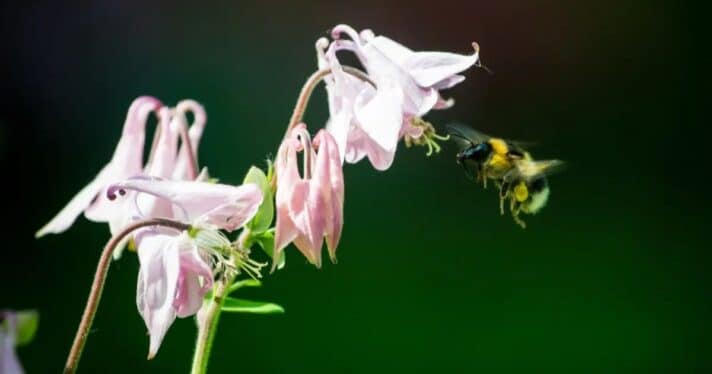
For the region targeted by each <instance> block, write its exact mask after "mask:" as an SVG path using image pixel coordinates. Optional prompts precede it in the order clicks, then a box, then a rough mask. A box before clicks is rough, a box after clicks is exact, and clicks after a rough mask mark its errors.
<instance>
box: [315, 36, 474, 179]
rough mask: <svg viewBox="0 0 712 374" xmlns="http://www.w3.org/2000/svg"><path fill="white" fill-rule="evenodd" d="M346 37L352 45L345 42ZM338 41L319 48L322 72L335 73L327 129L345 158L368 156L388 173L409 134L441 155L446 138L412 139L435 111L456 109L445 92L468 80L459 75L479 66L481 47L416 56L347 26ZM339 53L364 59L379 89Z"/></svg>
mask: <svg viewBox="0 0 712 374" xmlns="http://www.w3.org/2000/svg"><path fill="white" fill-rule="evenodd" d="M342 33H344V34H346V35H348V36H349V37H350V38H351V40H343V39H340V37H341V34H342ZM332 36H333V38H334V39H335V40H334V41H333V42H332V43H331V44H330V45H329V43H328V41H327V40H326V39H324V38H322V39H320V40H318V41H317V44H316V48H317V58H318V61H319V68H321V69H324V68H331V71H332V74H331V76H330V77H327V78H325V81H326V84H327V93H328V96H329V110H330V115H331V116H330V119H329V123H328V125H327V129H328V131H329V132H331V133H332V135H333V136H334V138H335V139H336V142H337V144H338V145H339V149H340V150H341V153H342V159H345V160H346V161H347V162H351V163H355V162H358V161H360V160H361V159H363V158H364V157H368V159H369V161H371V164H372V165H373V166H374V168H376V169H378V170H385V169H387V168H389V167H390V165H391V164H392V162H393V157H394V155H395V151H396V146H397V144H398V141H399V139H400V137H402V136H404V135H406V134H411V137H410V140H413V141H414V142H413V143H415V144H423V145H428V146H430V148H429V149H431V150H432V149H433V145H432V144H435V146H434V147H435V150H436V151H437V143H435V140H441V139H439V138H438V137H437V136H436V137H432V138H428V139H418V138H419V136H418V137H414V136H412V135H413V134H414V129H413V128H414V127H417V124H416V122H418V121H420V117H422V116H424V115H425V114H427V113H428V112H429V111H430V110H432V109H446V108H449V107H451V106H452V105H453V103H454V102H453V101H452V100H444V99H443V98H442V97H441V96H440V90H444V89H447V88H451V87H453V86H455V85H456V84H458V83H460V82H462V81H463V80H464V79H465V77H464V76H462V75H459V74H458V73H460V72H462V71H464V70H466V69H468V68H469V67H471V66H472V65H475V64H477V63H478V58H479V57H478V52H477V47H476V45H474V46H475V53H474V54H473V55H459V54H454V53H446V52H413V51H411V50H410V49H408V48H406V47H404V46H402V45H401V44H399V43H397V42H395V41H393V40H391V39H388V38H386V37H384V36H374V35H373V32H371V31H370V30H364V31H363V32H361V34H358V33H357V32H356V31H355V30H354V29H353V28H351V27H350V26H347V25H338V26H336V27H334V29H333V30H332ZM327 46H328V50H327V51H326V52H324V50H325V49H326V48H327ZM339 50H349V51H352V52H353V53H354V54H355V55H356V56H357V57H358V59H359V60H360V61H361V63H362V64H363V66H364V67H365V69H366V71H367V72H368V77H369V79H371V81H372V83H375V86H376V87H375V88H374V87H372V86H371V84H369V83H367V82H364V81H362V80H360V79H358V78H355V77H353V76H351V75H349V74H346V73H345V72H344V71H343V69H342V67H341V65H340V63H339V61H338V59H337V57H336V52H337V51H339ZM415 133H420V132H419V131H415ZM433 134H434V132H433ZM435 135H436V134H435ZM429 152H431V151H429Z"/></svg>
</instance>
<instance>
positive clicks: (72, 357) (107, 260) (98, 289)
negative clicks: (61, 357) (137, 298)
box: [64, 218, 190, 373]
mask: <svg viewBox="0 0 712 374" xmlns="http://www.w3.org/2000/svg"><path fill="white" fill-rule="evenodd" d="M146 226H164V227H170V228H174V229H177V230H181V231H182V230H188V229H189V228H190V225H187V224H185V223H182V222H177V221H171V220H168V219H164V218H151V219H146V220H142V221H138V222H135V223H133V224H131V225H129V226H127V227H126V228H125V229H123V230H122V231H121V232H119V233H118V234H116V235H114V237H112V238H111V239H110V240H109V242H108V243H106V246H105V247H104V250H103V251H102V253H101V258H100V259H99V265H97V268H96V273H95V274H94V282H93V283H92V285H91V291H89V299H88V300H87V305H86V307H84V314H82V320H81V322H80V323H79V328H78V329H77V334H76V335H75V336H74V342H73V343H72V348H71V350H70V351H69V356H68V357H67V363H66V364H65V366H64V373H74V372H76V371H77V366H79V359H80V358H81V355H82V350H83V349H84V344H85V343H86V340H87V337H88V336H89V331H90V329H91V324H92V322H93V321H94V316H95V315H96V310H97V308H98V307H99V300H100V299H101V293H102V291H103V290H104V283H105V281H106V274H107V273H108V271H109V265H110V264H111V257H112V254H113V253H114V249H116V247H117V246H118V245H119V243H121V241H122V240H123V239H124V238H125V237H126V236H127V235H129V234H131V233H132V232H133V231H135V230H137V229H140V228H142V227H146Z"/></svg>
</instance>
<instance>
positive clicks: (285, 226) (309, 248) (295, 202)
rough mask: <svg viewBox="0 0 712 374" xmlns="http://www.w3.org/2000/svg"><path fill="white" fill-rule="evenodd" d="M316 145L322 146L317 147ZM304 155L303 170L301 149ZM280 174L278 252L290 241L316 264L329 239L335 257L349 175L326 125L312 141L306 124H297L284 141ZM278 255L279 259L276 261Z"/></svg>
mask: <svg viewBox="0 0 712 374" xmlns="http://www.w3.org/2000/svg"><path fill="white" fill-rule="evenodd" d="M314 148H318V150H317V151H315V150H314ZM299 150H301V151H302V152H303V156H304V169H303V173H302V175H300V174H299V168H298V166H297V152H298V151H299ZM275 171H276V174H277V195H276V203H277V223H276V229H275V256H274V258H280V253H281V251H282V250H283V249H284V247H286V246H287V245H288V244H289V243H290V242H292V241H293V242H294V245H295V246H296V247H297V248H298V249H299V250H300V251H301V252H302V254H304V256H305V257H306V258H307V259H308V260H309V262H311V263H312V264H314V265H316V266H317V267H320V266H321V247H322V244H323V242H324V237H326V245H327V248H328V251H329V255H330V257H331V259H332V261H335V260H336V247H337V246H338V244H339V239H340V238H341V229H342V226H343V204H344V179H343V173H342V170H341V160H340V156H339V150H338V147H337V145H336V141H335V140H334V138H333V137H332V136H331V135H330V134H329V133H328V132H326V131H324V130H321V131H319V133H318V134H317V135H316V137H315V139H314V142H313V143H312V141H311V138H310V136H309V133H308V132H307V129H306V126H304V125H303V124H300V125H298V126H296V127H295V128H294V129H292V130H291V131H290V132H289V134H288V135H287V136H286V137H285V139H284V141H283V142H282V144H281V145H280V147H279V152H278V155H277V160H276V162H275ZM276 263H277V261H275V264H276Z"/></svg>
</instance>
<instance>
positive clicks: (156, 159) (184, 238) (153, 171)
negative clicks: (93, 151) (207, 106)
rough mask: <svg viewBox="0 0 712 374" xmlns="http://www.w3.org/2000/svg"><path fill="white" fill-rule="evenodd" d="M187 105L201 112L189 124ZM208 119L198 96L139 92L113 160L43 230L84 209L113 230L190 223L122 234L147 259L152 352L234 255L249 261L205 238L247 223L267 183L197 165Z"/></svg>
mask: <svg viewBox="0 0 712 374" xmlns="http://www.w3.org/2000/svg"><path fill="white" fill-rule="evenodd" d="M189 111H190V112H192V113H193V116H194V118H195V121H194V123H193V124H192V125H190V126H189V125H188V124H187V122H186V112H189ZM152 112H153V113H155V114H156V116H157V117H158V128H157V130H156V136H155V139H154V141H153V145H152V149H151V151H150V154H149V155H148V158H147V160H148V161H147V162H146V163H145V164H143V159H144V140H145V133H146V123H147V120H148V117H149V115H150V113H152ZM205 122H206V115H205V111H204V110H203V108H202V106H200V105H199V104H198V103H196V102H195V101H192V100H185V101H182V102H180V103H179V104H178V105H177V106H176V107H175V108H169V107H166V106H163V105H162V104H161V102H160V101H159V100H157V99H155V98H152V97H140V98H138V99H136V100H135V101H134V102H133V103H132V104H131V106H130V108H129V111H128V114H127V118H126V122H125V124H124V129H123V132H122V135H121V139H120V140H119V143H118V145H117V146H116V150H115V151H114V155H113V157H112V159H111V161H110V162H109V163H108V164H107V165H106V166H105V167H104V168H103V169H102V170H101V172H100V173H99V175H98V176H97V177H96V178H95V179H94V180H93V181H92V182H90V183H89V185H87V186H86V187H84V188H83V189H82V190H81V191H80V192H79V193H78V194H77V195H76V196H75V197H74V198H73V199H72V200H71V201H70V202H69V204H67V206H66V207H65V208H64V209H62V211H60V212H59V214H57V216H55V218H53V219H52V220H51V221H50V222H49V223H48V224H47V225H45V227H43V228H42V229H41V230H40V231H39V232H38V233H37V235H38V236H41V235H44V234H46V233H58V232H62V231H64V230H66V229H67V228H68V227H69V226H70V225H71V224H72V223H73V222H74V220H75V219H76V217H77V216H78V215H79V214H80V213H81V212H82V211H83V212H84V215H85V216H86V217H87V218H88V219H90V220H92V221H96V222H107V223H109V227H110V230H111V233H112V234H114V235H116V234H119V233H120V232H121V231H123V230H124V229H126V228H127V227H128V226H129V225H131V224H132V223H134V222H137V221H140V220H146V219H151V218H160V219H166V220H172V221H174V222H180V223H183V224H185V228H186V229H182V227H177V228H176V227H161V226H158V225H156V226H149V227H145V228H140V229H137V230H135V231H133V232H131V233H130V235H127V236H126V237H125V240H124V241H123V242H124V243H126V242H130V244H131V246H132V247H134V248H136V250H137V252H138V259H139V262H140V264H141V269H140V271H139V275H138V285H137V291H136V304H137V306H138V310H139V313H140V314H141V316H142V317H143V319H144V321H145V322H146V327H147V328H148V331H149V333H150V337H151V342H150V347H149V357H153V355H155V353H156V352H157V351H158V347H159V346H160V343H161V341H162V339H163V336H164V335H165V333H166V331H167V330H168V328H169V327H170V325H171V324H172V323H173V320H174V319H175V318H176V317H188V316H192V315H195V314H196V313H197V312H198V310H199V309H200V307H201V306H202V304H203V298H204V296H205V295H206V293H207V292H208V291H209V290H211V289H212V285H213V281H214V278H215V276H217V275H218V273H220V272H221V271H224V270H226V269H233V266H232V264H233V263H234V262H235V261H234V260H237V261H238V262H239V263H240V264H250V263H251V262H250V261H249V259H246V258H245V257H246V254H245V252H244V251H238V250H237V249H235V248H234V247H233V246H232V244H231V243H230V241H229V240H227V239H224V241H222V242H221V241H215V240H212V241H206V240H199V239H200V238H202V237H205V236H215V237H221V236H222V234H221V233H220V231H219V230H224V231H227V232H232V231H234V230H236V229H238V228H240V227H242V226H243V225H244V224H245V223H247V222H248V221H249V220H250V219H251V218H252V217H253V216H254V215H255V213H256V212H257V209H258V208H259V206H260V204H261V203H262V191H261V189H260V188H259V187H258V186H257V185H255V184H245V185H242V186H230V185H225V184H217V183H212V182H211V181H209V179H208V175H207V169H204V170H203V171H202V172H201V173H200V174H198V173H197V170H198V167H197V159H196V158H195V156H194V155H195V154H196V152H197V149H198V144H199V142H200V138H201V136H202V133H203V129H204V126H205ZM179 140H180V141H179ZM121 247H122V246H120V247H119V248H117V250H116V251H115V255H116V256H115V257H118V254H119V253H120V248H121ZM236 257H237V259H235V258H236ZM234 270H235V271H239V268H238V269H234Z"/></svg>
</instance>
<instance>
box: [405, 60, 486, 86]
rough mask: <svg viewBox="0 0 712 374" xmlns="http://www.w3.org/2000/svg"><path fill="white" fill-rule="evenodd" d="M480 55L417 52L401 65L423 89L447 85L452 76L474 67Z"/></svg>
mask: <svg viewBox="0 0 712 374" xmlns="http://www.w3.org/2000/svg"><path fill="white" fill-rule="evenodd" d="M478 59H479V53H477V52H475V53H473V54H472V55H460V54H456V53H449V52H416V53H413V54H412V55H411V56H409V57H408V58H407V59H406V60H405V61H403V63H402V64H401V65H402V66H403V68H404V69H405V70H407V71H408V73H409V74H410V75H411V76H412V77H413V79H415V81H416V82H418V85H420V86H421V87H432V86H436V85H438V84H439V85H441V86H442V85H447V83H443V82H444V81H447V80H448V79H451V77H452V76H454V75H456V74H457V73H460V72H462V71H465V70H467V69H469V68H470V67H472V65H474V64H475V63H477V60H478Z"/></svg>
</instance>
